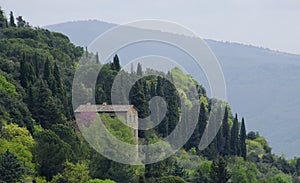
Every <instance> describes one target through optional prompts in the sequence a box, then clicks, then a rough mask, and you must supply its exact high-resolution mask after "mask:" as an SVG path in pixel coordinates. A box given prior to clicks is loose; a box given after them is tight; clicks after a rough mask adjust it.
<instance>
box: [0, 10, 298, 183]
mask: <svg viewBox="0 0 300 183" xmlns="http://www.w3.org/2000/svg"><path fill="white" fill-rule="evenodd" d="M8 17H9V18H7V15H6V14H5V12H4V11H3V10H2V9H1V8H0V95H1V98H0V182H22V181H32V180H35V181H36V182H38V183H43V182H52V183H64V182H70V183H85V182H89V183H104V182H105V183H113V182H124V183H128V182H150V183H151V182H160V183H167V182H171V183H172V182H174V183H175V182H179V183H180V182H182V183H184V182H195V183H202V182H203V183H207V182H211V183H226V182H233V183H248V182H249V183H255V182H263V183H292V182H293V183H298V182H300V158H294V159H291V160H287V159H285V157H284V156H277V155H274V154H273V153H272V149H271V147H270V146H269V145H268V143H267V141H266V139H265V138H264V137H262V136H260V135H259V133H258V132H252V131H251V132H247V131H246V125H245V123H246V121H245V119H244V118H241V117H238V115H237V114H233V112H232V111H231V108H230V106H229V104H227V103H225V102H224V101H217V102H222V103H224V104H225V105H226V109H225V114H224V117H223V121H222V126H221V128H220V130H219V131H218V133H217V136H216V137H215V139H214V140H213V142H212V143H211V144H210V145H209V147H208V148H206V149H205V150H203V151H200V150H199V149H198V144H199V142H200V139H201V137H202V135H203V133H204V130H205V128H206V127H207V125H209V124H208V117H209V116H208V115H209V113H210V112H211V110H212V103H214V102H215V100H216V99H210V98H208V97H207V95H206V91H205V89H204V88H203V87H202V86H201V85H200V84H197V82H196V81H195V80H193V78H192V77H191V76H189V75H186V74H185V73H184V72H182V71H181V70H180V69H179V68H173V69H172V70H170V71H169V72H168V73H162V72H158V71H154V70H151V69H142V65H141V64H138V66H137V68H136V69H134V68H133V69H132V71H131V72H125V71H123V70H122V69H121V65H120V59H121V56H120V57H119V56H118V55H115V56H114V57H113V58H112V59H111V62H109V63H106V64H104V65H101V64H100V63H99V58H98V55H97V53H89V52H88V50H86V49H83V48H81V47H76V46H74V45H73V44H72V43H71V42H70V40H69V38H68V37H66V36H65V35H63V34H60V33H55V32H50V31H48V30H45V29H41V28H38V27H32V26H30V24H29V23H28V22H26V21H25V20H24V19H23V17H22V16H18V17H16V18H15V17H14V14H13V12H10V13H9V15H8ZM82 58H85V59H86V62H91V61H92V62H94V64H93V65H92V67H91V66H90V65H91V64H89V66H88V67H87V68H85V70H83V71H82V72H83V74H84V73H86V74H88V73H92V72H93V71H95V70H97V69H95V68H97V67H101V68H102V69H101V72H100V73H99V75H98V78H99V79H98V80H97V84H96V87H95V88H96V89H95V91H91V90H90V88H91V87H90V86H89V85H90V84H91V83H89V82H88V81H86V82H85V83H80V84H78V86H77V88H78V89H80V90H79V92H81V94H82V96H83V97H82V103H84V102H85V100H86V99H85V94H86V96H88V95H87V93H89V92H95V95H96V99H95V100H96V103H97V104H102V103H103V102H107V103H112V101H111V100H112V99H111V92H112V91H111V90H112V85H113V81H114V79H115V77H116V76H117V75H120V76H121V79H122V82H121V83H123V84H124V86H122V85H121V86H120V87H124V88H126V86H130V84H127V83H131V84H132V85H133V87H132V88H131V89H130V96H129V97H130V103H131V104H133V105H134V106H135V107H136V108H137V109H138V111H139V113H138V114H139V117H141V118H144V117H147V116H150V117H151V119H152V120H154V121H155V120H159V119H160V118H161V117H160V116H159V115H156V116H155V115H151V114H150V111H149V103H148V101H149V100H150V99H151V98H152V97H155V96H161V97H163V98H164V99H165V101H166V104H167V109H168V110H167V113H166V115H165V117H164V118H163V120H162V122H161V123H160V124H159V125H158V126H156V127H155V128H154V129H151V130H144V131H142V130H140V131H139V137H140V139H142V140H141V141H140V142H139V143H143V144H146V143H153V142H156V141H158V140H160V139H162V138H164V137H166V136H167V135H168V134H170V133H171V132H172V130H174V128H175V127H176V125H177V123H178V121H179V119H180V118H181V119H182V120H188V119H189V118H190V116H189V115H186V116H181V111H180V110H179V108H180V107H181V106H184V107H186V108H188V109H190V110H195V109H193V107H194V104H195V102H197V103H198V104H199V106H200V107H199V109H198V108H197V109H196V110H199V116H198V121H197V125H196V128H195V130H194V133H193V134H192V136H191V138H190V139H189V140H188V142H187V143H186V144H185V145H184V147H183V148H181V149H180V150H179V151H178V152H177V153H176V154H175V155H173V156H171V157H169V158H167V159H165V160H163V161H160V162H157V163H153V164H148V165H138V166H137V165H136V166H133V165H125V164H120V163H116V162H114V161H112V160H109V159H107V158H105V157H104V156H102V155H101V154H99V153H97V152H96V151H95V150H94V149H93V148H92V147H91V146H90V145H89V144H88V143H87V142H86V141H85V139H84V137H83V136H82V134H81V133H80V131H79V129H78V126H77V123H76V121H75V117H74V112H73V107H76V106H72V83H73V76H74V73H75V70H76V68H78V65H79V60H80V59H82ZM86 69H88V70H86ZM151 74H152V76H149V75H151ZM145 75H147V76H146V77H143V76H145ZM129 76H131V77H129ZM175 77H176V78H179V79H180V82H178V83H177V84H178V85H181V86H182V87H181V88H182V90H180V91H179V90H176V88H175V87H174V86H173V85H172V83H171V82H169V80H173V78H175ZM132 78H136V79H135V80H137V81H136V82H134V79H132ZM189 83H196V90H197V91H196V92H197V98H195V99H194V100H193V101H191V100H189V99H187V97H186V96H189V95H190V92H191V88H190V87H189ZM117 91H122V90H117ZM120 96H121V95H120ZM180 97H181V98H186V99H185V100H183V101H182V100H179V98H180ZM118 101H119V103H120V104H122V103H123V102H124V100H123V99H122V98H119V99H118ZM152 109H153V110H155V111H159V110H160V106H154V107H153V108H152ZM157 114H159V112H158V113H157ZM190 115H192V113H191V114H190ZM101 119H103V121H104V122H105V125H106V126H107V128H108V129H109V130H110V131H112V132H113V134H116V136H117V137H118V138H119V139H120V140H122V141H126V142H132V143H134V136H133V134H132V131H131V130H130V128H129V127H127V126H125V125H120V121H119V119H117V118H110V117H109V116H108V115H103V116H101ZM112 153H117V152H112Z"/></svg>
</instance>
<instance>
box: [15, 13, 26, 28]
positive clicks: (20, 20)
mask: <svg viewBox="0 0 300 183" xmlns="http://www.w3.org/2000/svg"><path fill="white" fill-rule="evenodd" d="M17 25H18V27H25V25H26V21H25V20H24V19H23V17H22V16H18V17H17Z"/></svg>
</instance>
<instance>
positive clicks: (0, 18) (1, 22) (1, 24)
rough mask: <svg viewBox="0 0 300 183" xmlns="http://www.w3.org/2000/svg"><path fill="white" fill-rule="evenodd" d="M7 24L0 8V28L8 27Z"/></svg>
mask: <svg viewBox="0 0 300 183" xmlns="http://www.w3.org/2000/svg"><path fill="white" fill-rule="evenodd" d="M7 24H8V23H7V19H6V17H5V13H4V11H3V10H2V8H1V6H0V28H6V27H7V26H8V25H7Z"/></svg>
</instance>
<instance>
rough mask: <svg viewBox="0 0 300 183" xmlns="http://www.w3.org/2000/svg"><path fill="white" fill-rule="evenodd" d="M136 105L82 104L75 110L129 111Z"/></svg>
mask: <svg viewBox="0 0 300 183" xmlns="http://www.w3.org/2000/svg"><path fill="white" fill-rule="evenodd" d="M131 108H134V109H135V107H134V106H133V105H107V104H105V103H103V104H102V105H94V104H93V105H92V104H86V105H80V106H79V107H78V108H77V109H76V110H75V112H127V111H129V109H131Z"/></svg>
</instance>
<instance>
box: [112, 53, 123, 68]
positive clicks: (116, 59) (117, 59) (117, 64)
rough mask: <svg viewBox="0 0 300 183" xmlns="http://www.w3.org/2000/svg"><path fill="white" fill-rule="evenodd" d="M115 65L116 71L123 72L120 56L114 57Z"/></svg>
mask: <svg viewBox="0 0 300 183" xmlns="http://www.w3.org/2000/svg"><path fill="white" fill-rule="evenodd" d="M113 65H114V70H116V71H118V72H119V71H120V70H121V65H120V60H119V57H118V55H115V56H114V59H113Z"/></svg>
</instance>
